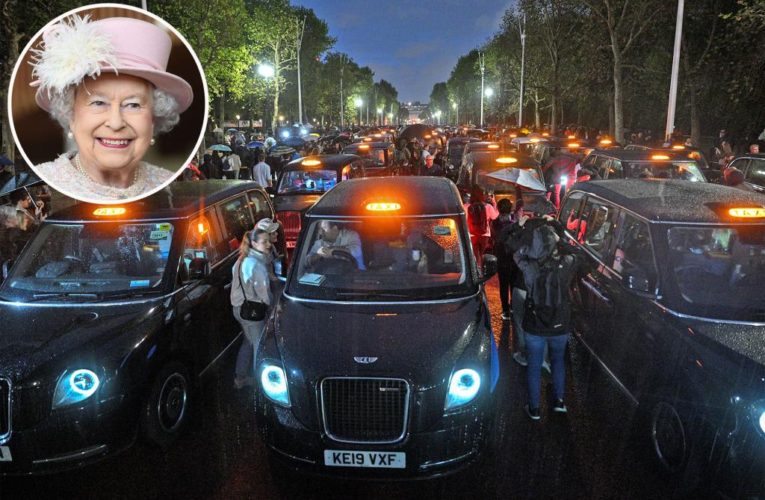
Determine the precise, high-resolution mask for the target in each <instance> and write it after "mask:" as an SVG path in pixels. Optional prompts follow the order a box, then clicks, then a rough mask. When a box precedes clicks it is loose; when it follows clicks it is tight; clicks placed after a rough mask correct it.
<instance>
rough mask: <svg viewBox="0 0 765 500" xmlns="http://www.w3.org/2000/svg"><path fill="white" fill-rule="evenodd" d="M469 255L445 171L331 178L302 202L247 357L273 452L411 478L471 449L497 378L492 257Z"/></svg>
mask: <svg viewBox="0 0 765 500" xmlns="http://www.w3.org/2000/svg"><path fill="white" fill-rule="evenodd" d="M422 193H428V196H422ZM471 252H472V250H471V245H470V235H469V234H468V229H467V223H466V220H465V211H464V208H463V205H462V202H461V200H460V196H459V193H458V191H457V189H456V187H455V186H454V184H453V183H452V182H451V181H449V180H448V179H445V178H437V177H377V178H370V179H361V180H354V181H349V182H343V183H341V184H339V185H338V186H337V187H335V188H334V189H332V190H331V191H329V192H328V193H327V194H325V195H324V196H323V197H322V198H321V199H320V200H319V201H318V202H317V203H316V204H315V205H314V206H313V207H312V208H311V209H310V210H309V211H308V213H307V214H306V225H305V226H304V227H303V230H302V232H301V234H300V240H299V242H298V249H297V252H296V254H295V261H294V263H293V265H292V268H291V270H290V273H289V276H288V278H287V284H286V287H285V289H284V292H283V294H282V296H281V297H280V298H279V301H278V303H277V305H276V309H275V313H274V315H273V317H272V320H271V322H270V323H269V324H268V325H267V327H266V332H265V334H264V336H263V338H262V340H261V343H260V346H259V348H258V355H257V359H256V377H257V379H258V381H259V384H260V386H259V391H258V399H257V423H258V426H259V428H260V430H261V432H262V436H263V439H264V441H265V443H266V444H267V445H268V446H269V447H270V448H271V449H272V450H273V451H274V455H275V457H276V458H277V459H278V458H281V459H283V460H286V461H287V462H288V463H289V464H291V465H292V466H295V467H296V468H301V467H302V468H304V469H306V470H308V471H311V472H318V473H324V474H339V475H350V476H368V475H370V476H374V477H382V478H414V477H429V476H436V475H440V474H445V473H447V472H450V471H454V470H456V469H458V468H461V467H464V466H465V465H467V464H469V463H471V462H472V461H474V459H475V458H476V457H477V456H479V454H480V451H481V450H482V449H483V448H484V446H485V445H486V439H487V434H488V429H489V424H490V422H491V420H492V415H493V401H494V391H495V387H496V383H497V380H498V377H499V366H498V356H497V347H496V345H495V342H494V337H493V335H492V332H491V324H490V321H489V319H490V318H489V309H488V307H487V302H486V295H485V293H484V288H483V283H484V282H485V281H486V280H487V279H488V278H489V277H490V276H491V275H492V274H493V273H494V272H496V259H493V258H491V257H489V258H484V269H483V270H482V272H479V270H478V269H477V268H476V265H475V260H474V258H473V256H472V255H471Z"/></svg>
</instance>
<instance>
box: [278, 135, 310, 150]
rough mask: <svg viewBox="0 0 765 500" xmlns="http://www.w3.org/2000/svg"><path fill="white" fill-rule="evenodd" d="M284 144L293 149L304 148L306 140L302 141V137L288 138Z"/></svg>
mask: <svg viewBox="0 0 765 500" xmlns="http://www.w3.org/2000/svg"><path fill="white" fill-rule="evenodd" d="M282 144H286V145H287V146H291V147H293V148H302V147H303V146H305V140H303V139H301V138H300V137H288V138H286V139H284V140H283V141H282Z"/></svg>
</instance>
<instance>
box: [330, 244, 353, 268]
mask: <svg viewBox="0 0 765 500" xmlns="http://www.w3.org/2000/svg"><path fill="white" fill-rule="evenodd" d="M332 258H333V259H339V260H343V261H346V262H349V263H351V264H353V265H354V267H355V268H356V269H358V268H359V265H358V262H356V257H354V256H353V254H351V252H349V251H348V250H345V249H342V248H335V249H333V250H332Z"/></svg>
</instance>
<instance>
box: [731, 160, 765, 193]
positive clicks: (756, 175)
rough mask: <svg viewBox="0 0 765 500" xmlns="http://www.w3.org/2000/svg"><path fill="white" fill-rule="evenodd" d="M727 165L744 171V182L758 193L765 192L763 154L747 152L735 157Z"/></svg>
mask: <svg viewBox="0 0 765 500" xmlns="http://www.w3.org/2000/svg"><path fill="white" fill-rule="evenodd" d="M728 166H729V167H736V168H737V169H739V170H741V171H742V172H744V182H746V184H747V185H748V186H749V187H750V188H751V189H753V190H754V191H758V192H760V193H765V154H751V153H747V154H744V155H740V156H737V157H735V158H734V159H733V160H732V161H731V162H730V165H728Z"/></svg>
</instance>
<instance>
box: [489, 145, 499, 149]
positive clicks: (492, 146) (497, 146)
mask: <svg viewBox="0 0 765 500" xmlns="http://www.w3.org/2000/svg"><path fill="white" fill-rule="evenodd" d="M489 149H499V144H489Z"/></svg>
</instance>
